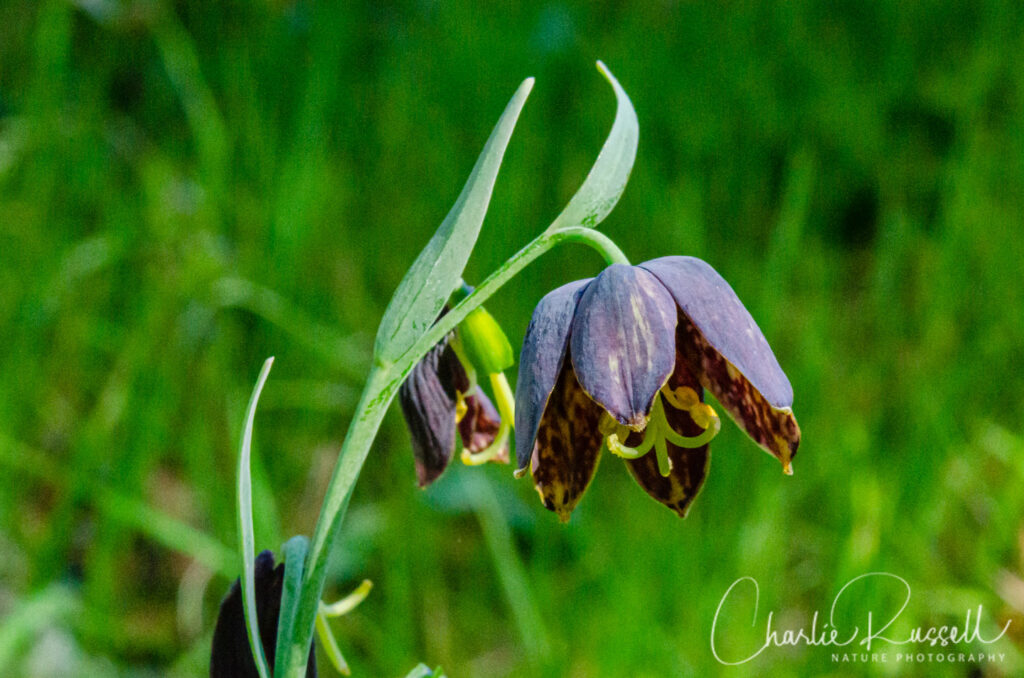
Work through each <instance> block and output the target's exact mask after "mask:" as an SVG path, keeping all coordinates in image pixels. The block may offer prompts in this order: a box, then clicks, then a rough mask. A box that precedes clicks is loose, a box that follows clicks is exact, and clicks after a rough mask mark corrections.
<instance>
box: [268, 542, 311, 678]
mask: <svg viewBox="0 0 1024 678" xmlns="http://www.w3.org/2000/svg"><path fill="white" fill-rule="evenodd" d="M308 550H309V539H306V537H304V536H302V535H301V534H300V535H298V536H295V537H292V538H291V539H289V540H288V541H286V542H285V544H284V547H283V548H282V551H283V552H284V553H283V554H282V559H283V560H284V586H283V588H282V589H281V615H280V616H279V617H278V621H277V649H276V651H275V652H274V675H275V676H286V675H288V667H289V665H291V666H296V665H305V663H306V660H307V659H308V657H309V651H308V650H307V649H306V648H301V647H295V646H293V645H291V644H290V641H291V638H292V629H293V628H294V626H295V618H296V616H297V615H298V612H299V601H301V600H302V574H303V570H304V568H305V566H306V552H307V551H308ZM289 650H291V651H293V652H294V653H295V654H296V655H297V656H296V657H291V656H289V654H288V653H289Z"/></svg>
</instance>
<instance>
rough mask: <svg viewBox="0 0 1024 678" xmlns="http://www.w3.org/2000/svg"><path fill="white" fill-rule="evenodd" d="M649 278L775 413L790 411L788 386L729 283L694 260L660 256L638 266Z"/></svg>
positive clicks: (693, 258)
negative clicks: (674, 302) (668, 296)
mask: <svg viewBox="0 0 1024 678" xmlns="http://www.w3.org/2000/svg"><path fill="white" fill-rule="evenodd" d="M639 267H640V268H643V269H646V270H648V271H650V272H651V273H653V274H654V275H655V277H657V278H658V280H660V281H661V282H662V284H663V285H665V287H666V288H667V289H668V291H669V292H670V293H671V294H672V297H673V298H674V299H675V301H676V303H677V304H679V308H681V309H682V310H683V314H684V315H686V317H687V318H689V320H690V322H691V323H693V325H694V326H695V327H696V328H697V329H698V330H700V332H701V334H702V335H703V336H704V338H705V340H706V341H707V343H708V344H710V345H711V346H713V347H714V349H715V350H716V351H717V352H718V353H720V354H721V355H722V357H724V358H725V359H726V360H727V361H729V362H730V363H732V365H733V367H735V368H736V369H737V370H739V372H740V373H742V374H743V375H745V378H746V379H747V380H748V381H749V382H750V383H751V384H752V385H753V387H754V388H755V389H757V390H758V392H760V394H761V395H762V397H763V398H764V399H765V400H766V401H767V402H768V404H769V405H771V406H772V407H775V408H783V407H792V406H793V387H792V386H791V385H790V383H789V379H788V378H786V374H785V372H783V371H782V368H781V367H779V362H778V360H776V359H775V354H774V353H772V349H771V347H770V346H768V340H767V339H765V338H764V335H763V334H762V333H761V330H760V328H759V327H758V326H757V323H756V322H754V319H753V317H751V315H750V312H749V311H747V309H746V307H745V306H744V305H743V302H741V301H740V300H739V297H737V296H736V293H735V292H734V291H733V289H732V287H730V286H729V283H727V282H726V281H725V279H724V278H722V276H720V275H718V272H717V271H716V270H715V269H713V268H712V267H711V266H710V265H709V264H708V263H707V262H705V261H701V260H700V259H697V258H695V257H661V258H660V259H652V260H651V261H646V262H644V263H642V264H640V266H639Z"/></svg>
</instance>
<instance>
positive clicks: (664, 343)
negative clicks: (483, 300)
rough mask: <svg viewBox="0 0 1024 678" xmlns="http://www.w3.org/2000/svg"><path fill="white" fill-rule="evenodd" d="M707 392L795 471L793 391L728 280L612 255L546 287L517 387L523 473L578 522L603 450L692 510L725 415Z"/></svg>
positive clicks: (667, 261) (702, 268)
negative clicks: (590, 272)
mask: <svg viewBox="0 0 1024 678" xmlns="http://www.w3.org/2000/svg"><path fill="white" fill-rule="evenodd" d="M704 389H707V390H709V391H710V392H711V393H713V394H714V395H715V397H716V398H717V399H718V402H719V403H721V405H722V407H723V408H725V410H726V411H727V412H728V413H729V415H730V416H731V417H732V418H733V420H735V422H736V423H737V424H738V425H739V426H740V428H742V429H743V430H744V431H745V432H746V433H747V435H749V436H750V438H752V439H753V441H754V442H755V443H757V444H758V445H760V446H761V447H762V448H764V449H765V450H766V451H767V452H769V453H770V454H772V455H774V456H775V457H777V458H778V459H779V461H780V462H781V463H782V465H783V470H784V471H785V472H786V473H787V474H791V473H792V459H793V456H794V455H795V454H796V451H797V447H798V446H799V444H800V428H799V426H798V425H797V422H796V418H795V417H794V416H793V411H792V404H793V389H792V387H791V386H790V383H789V380H788V379H787V378H786V375H785V374H784V373H783V371H782V368H780V367H779V363H778V361H777V360H776V358H775V356H774V354H773V353H772V351H771V348H770V347H769V346H768V342H767V340H765V338H764V335H763V334H762V333H761V330H760V329H759V328H758V327H757V324H756V323H755V322H754V319H753V318H752V317H751V316H750V313H749V312H748V311H747V309H746V308H745V307H744V306H743V304H742V303H741V302H740V300H739V299H738V298H737V296H736V293H735V292H733V290H732V288H731V287H730V286H729V284H728V283H727V282H726V281H725V280H724V279H723V278H722V277H721V276H720V275H719V274H718V273H717V272H716V271H715V270H714V269H713V268H712V267H711V266H709V265H708V264H707V263H705V262H704V261H701V260H700V259H695V258H693V257H681V256H672V257H662V258H660V259H654V260H652V261H648V262H645V263H643V264H640V265H637V266H629V265H625V264H613V265H612V266H609V267H608V268H606V269H605V270H604V271H602V272H601V274H600V275H598V276H597V277H596V278H593V279H589V280H578V281H575V282H571V283H569V284H567V285H563V286H562V287H559V288H558V289H556V290H554V291H552V292H550V293H549V294H547V295H546V296H545V297H544V298H543V299H541V301H540V303H539V304H538V305H537V308H536V309H535V310H534V312H533V318H532V319H531V321H530V325H529V328H528V329H527V332H526V337H525V339H524V341H523V350H522V353H521V355H520V365H519V381H518V386H517V391H516V431H517V435H516V461H517V465H518V470H517V471H516V474H517V476H521V475H523V474H525V472H526V469H527V467H528V468H529V469H530V471H531V473H532V475H533V480H534V485H535V487H536V489H537V491H538V493H539V494H540V497H541V500H542V501H543V503H544V506H545V507H547V508H548V509H550V510H552V511H555V512H557V513H558V515H559V517H560V518H561V519H562V520H563V521H566V520H568V519H569V515H570V513H571V512H572V510H573V508H575V506H576V504H577V503H578V502H579V500H580V498H581V497H582V495H583V493H584V491H585V490H586V489H587V487H588V485H589V484H590V481H591V479H592V478H593V476H594V472H595V471H596V470H597V465H598V461H599V457H600V452H601V448H602V447H603V446H606V447H607V448H608V450H609V451H611V452H612V453H614V454H616V455H617V456H619V457H622V458H623V459H625V462H626V465H627V467H628V468H629V471H630V473H631V474H632V475H633V477H634V478H635V479H636V481H637V482H638V483H639V484H640V486H641V487H642V488H643V489H644V490H645V491H646V492H647V493H648V494H649V495H650V496H651V497H653V498H654V499H656V500H658V501H660V502H661V503H663V504H665V505H666V506H668V507H669V508H670V509H672V510H674V511H675V512H676V513H677V514H678V515H680V516H685V515H686V512H687V510H688V509H689V506H690V504H691V502H692V501H693V499H694V497H696V495H697V493H698V492H699V491H700V489H701V486H702V485H703V484H704V480H705V477H706V476H707V471H708V464H709V460H710V453H709V448H708V443H709V442H710V441H711V439H712V438H714V436H715V434H717V433H718V431H719V428H720V421H719V418H718V415H717V414H716V413H715V411H714V410H713V409H712V408H711V407H710V406H709V405H707V404H706V403H704Z"/></svg>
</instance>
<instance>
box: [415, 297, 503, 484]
mask: <svg viewBox="0 0 1024 678" xmlns="http://www.w3.org/2000/svg"><path fill="white" fill-rule="evenodd" d="M471 291H472V288H470V287H468V286H463V288H462V289H461V290H460V291H459V293H458V294H457V295H456V298H455V300H456V301H458V300H459V298H461V297H463V296H465V295H467V294H469V293H470V292H471ZM442 315H443V313H442ZM512 362H513V360H512V347H511V346H510V345H509V343H508V339H506V338H505V334H504V332H502V331H501V328H500V327H499V326H498V324H497V322H496V321H495V320H494V318H493V317H492V316H491V314H490V313H488V312H487V311H486V310H485V309H484V308H483V307H479V308H477V309H476V310H474V311H473V312H472V313H470V314H469V316H467V317H466V319H465V320H463V321H462V323H460V324H459V326H458V328H456V330H455V332H453V333H452V334H450V335H449V336H447V337H445V338H444V339H442V340H441V341H440V342H438V343H437V344H436V345H435V346H434V347H433V348H432V349H431V350H430V351H429V352H428V353H427V355H426V356H424V357H423V359H422V360H421V361H420V362H419V363H417V364H416V366H415V367H414V368H413V370H412V372H411V373H410V374H409V377H408V378H407V379H406V380H405V382H404V383H403V384H402V387H401V388H400V389H399V392H398V398H399V402H400V404H401V406H402V414H403V415H404V417H405V422H406V425H407V426H408V427H409V434H410V437H411V438H412V450H413V456H414V458H415V461H416V478H417V481H418V482H419V486H420V487H426V486H427V485H429V484H430V483H432V482H434V480H436V479H437V477H438V476H440V475H441V473H442V472H444V470H445V469H446V468H447V467H448V463H449V462H450V461H451V458H452V455H453V454H454V452H455V433H456V431H458V434H459V438H460V439H461V441H462V447H463V451H462V461H463V463H465V464H468V465H471V466H476V465H480V464H484V463H486V462H488V461H493V462H498V463H503V464H507V463H508V459H509V446H508V438H509V433H510V432H511V429H512V422H513V420H514V418H515V414H514V396H513V395H512V389H511V388H510V387H509V385H508V380H507V379H506V378H505V374H504V370H505V369H507V368H508V367H510V366H511V365H512ZM478 373H483V374H486V375H487V376H488V379H489V381H490V384H491V388H492V389H493V391H494V394H495V399H496V400H497V401H498V406H497V408H496V407H495V406H494V403H492V402H491V399H490V398H488V397H487V394H486V393H484V391H483V389H482V388H480V387H479V385H478V384H477V374H478Z"/></svg>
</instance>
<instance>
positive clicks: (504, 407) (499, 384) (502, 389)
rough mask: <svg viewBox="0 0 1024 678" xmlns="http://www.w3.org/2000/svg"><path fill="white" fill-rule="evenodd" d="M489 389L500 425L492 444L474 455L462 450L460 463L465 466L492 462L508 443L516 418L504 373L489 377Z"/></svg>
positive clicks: (510, 389)
mask: <svg viewBox="0 0 1024 678" xmlns="http://www.w3.org/2000/svg"><path fill="white" fill-rule="evenodd" d="M489 376H490V379H491V388H492V389H494V400H495V405H497V407H498V416H499V417H500V418H501V424H500V426H499V427H498V433H497V435H495V436H494V442H492V443H491V444H490V445H488V446H487V447H486V448H484V449H482V450H480V451H479V452H477V453H476V454H474V453H472V452H470V451H469V450H462V457H461V459H462V463H463V464H465V465H466V466H480V465H481V464H486V463H487V462H489V461H491V460H493V459H494V458H495V457H497V456H498V455H499V454H501V451H502V448H504V447H505V443H507V442H508V436H509V433H510V432H511V431H512V426H513V422H514V421H515V418H516V409H515V407H516V406H515V396H514V395H512V388H511V387H510V386H509V385H508V379H506V378H505V373H504V372H497V373H495V374H491V375H489Z"/></svg>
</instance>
